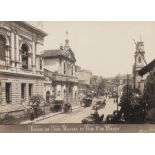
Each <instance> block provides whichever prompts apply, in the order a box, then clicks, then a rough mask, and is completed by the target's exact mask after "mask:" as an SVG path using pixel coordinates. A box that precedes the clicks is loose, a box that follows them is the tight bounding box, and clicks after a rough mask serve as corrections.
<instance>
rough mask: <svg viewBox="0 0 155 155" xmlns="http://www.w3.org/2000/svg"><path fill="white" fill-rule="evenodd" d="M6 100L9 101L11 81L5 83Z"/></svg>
mask: <svg viewBox="0 0 155 155" xmlns="http://www.w3.org/2000/svg"><path fill="white" fill-rule="evenodd" d="M5 91H6V92H5V94H6V102H7V103H11V83H6V84H5Z"/></svg>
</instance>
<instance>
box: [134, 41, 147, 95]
mask: <svg viewBox="0 0 155 155" xmlns="http://www.w3.org/2000/svg"><path fill="white" fill-rule="evenodd" d="M135 45H136V51H135V55H134V59H135V62H134V66H133V75H134V90H136V89H139V90H140V91H141V93H142V92H143V89H144V77H141V76H140V75H139V74H138V72H139V70H141V69H142V68H143V67H144V66H145V65H146V61H145V51H144V43H143V42H142V41H139V42H137V43H136V42H135Z"/></svg>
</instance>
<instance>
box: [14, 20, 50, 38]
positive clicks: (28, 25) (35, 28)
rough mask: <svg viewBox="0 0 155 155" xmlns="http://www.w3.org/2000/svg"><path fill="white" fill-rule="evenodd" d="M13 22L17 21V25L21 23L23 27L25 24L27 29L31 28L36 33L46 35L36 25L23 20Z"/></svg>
mask: <svg viewBox="0 0 155 155" xmlns="http://www.w3.org/2000/svg"><path fill="white" fill-rule="evenodd" d="M15 23H17V24H18V25H21V26H23V27H25V26H26V27H28V28H29V29H31V30H32V31H35V32H36V33H39V34H41V35H43V36H44V37H45V36H47V35H48V34H47V33H46V32H44V31H42V30H41V29H38V28H37V27H35V26H33V25H31V24H29V23H28V22H25V21H15Z"/></svg>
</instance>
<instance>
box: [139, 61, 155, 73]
mask: <svg viewBox="0 0 155 155" xmlns="http://www.w3.org/2000/svg"><path fill="white" fill-rule="evenodd" d="M154 67H155V59H154V60H152V61H151V62H150V63H149V64H148V65H146V66H145V67H143V68H142V69H141V70H140V71H139V72H138V73H139V75H140V76H143V75H144V74H146V73H148V72H150V71H151V70H152V69H153V68H154Z"/></svg>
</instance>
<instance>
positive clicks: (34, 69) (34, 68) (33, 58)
mask: <svg viewBox="0 0 155 155" xmlns="http://www.w3.org/2000/svg"><path fill="white" fill-rule="evenodd" d="M32 69H33V72H35V71H36V51H35V42H34V41H33V42H32Z"/></svg>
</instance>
